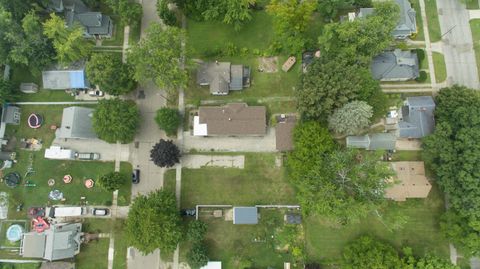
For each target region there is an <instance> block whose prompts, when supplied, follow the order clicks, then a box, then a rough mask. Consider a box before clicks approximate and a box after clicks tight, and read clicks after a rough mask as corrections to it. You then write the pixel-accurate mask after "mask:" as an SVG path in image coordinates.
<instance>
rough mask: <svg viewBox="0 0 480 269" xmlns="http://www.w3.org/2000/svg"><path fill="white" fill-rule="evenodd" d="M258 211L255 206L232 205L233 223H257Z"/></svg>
mask: <svg viewBox="0 0 480 269" xmlns="http://www.w3.org/2000/svg"><path fill="white" fill-rule="evenodd" d="M257 223H258V211H257V208H256V207H234V208H233V224H257Z"/></svg>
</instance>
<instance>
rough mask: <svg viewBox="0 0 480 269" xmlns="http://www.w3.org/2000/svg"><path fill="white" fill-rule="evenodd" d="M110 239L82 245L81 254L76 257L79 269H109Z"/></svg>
mask: <svg viewBox="0 0 480 269" xmlns="http://www.w3.org/2000/svg"><path fill="white" fill-rule="evenodd" d="M109 242H110V240H109V239H108V238H102V239H98V240H93V241H90V242H88V243H87V244H82V247H81V248H80V253H79V254H78V255H77V256H75V265H76V267H75V268H77V269H97V268H107V267H108V266H107V265H108V244H109Z"/></svg>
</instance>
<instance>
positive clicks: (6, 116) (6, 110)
mask: <svg viewBox="0 0 480 269" xmlns="http://www.w3.org/2000/svg"><path fill="white" fill-rule="evenodd" d="M1 122H2V123H6V124H15V125H19V124H20V108H19V107H18V106H14V105H8V104H3V105H2V117H1Z"/></svg>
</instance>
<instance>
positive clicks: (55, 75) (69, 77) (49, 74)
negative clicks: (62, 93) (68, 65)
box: [42, 67, 90, 90]
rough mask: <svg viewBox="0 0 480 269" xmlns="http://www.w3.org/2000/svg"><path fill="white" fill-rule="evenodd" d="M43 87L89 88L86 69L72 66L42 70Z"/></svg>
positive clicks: (59, 88) (62, 88)
mask: <svg viewBox="0 0 480 269" xmlns="http://www.w3.org/2000/svg"><path fill="white" fill-rule="evenodd" d="M42 82H43V88H44V89H49V90H68V89H88V88H90V83H89V82H88V80H87V77H86V74H85V69H84V68H83V67H80V68H72V69H65V70H50V71H42Z"/></svg>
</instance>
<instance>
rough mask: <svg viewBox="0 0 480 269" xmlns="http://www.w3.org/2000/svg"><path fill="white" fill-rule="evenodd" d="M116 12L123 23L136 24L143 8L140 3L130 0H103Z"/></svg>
mask: <svg viewBox="0 0 480 269" xmlns="http://www.w3.org/2000/svg"><path fill="white" fill-rule="evenodd" d="M104 1H105V3H106V4H107V5H108V6H109V7H110V8H111V9H112V10H113V12H114V13H115V14H117V15H118V16H119V17H120V19H121V21H122V23H123V24H125V25H130V26H132V27H133V26H136V25H138V23H139V22H140V20H141V18H142V15H143V10H142V5H141V4H140V3H137V2H136V1H130V0H104Z"/></svg>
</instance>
